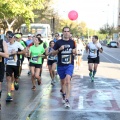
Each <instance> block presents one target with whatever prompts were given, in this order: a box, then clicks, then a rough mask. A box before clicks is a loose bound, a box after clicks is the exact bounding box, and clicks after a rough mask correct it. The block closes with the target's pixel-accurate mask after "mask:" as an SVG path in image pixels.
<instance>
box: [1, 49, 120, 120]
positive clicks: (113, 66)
mask: <svg viewBox="0 0 120 120" xmlns="http://www.w3.org/2000/svg"><path fill="white" fill-rule="evenodd" d="M103 49H104V52H103V53H102V54H100V58H101V63H100V64H99V67H98V71H97V74H96V77H95V81H94V82H91V81H90V78H89V77H88V74H89V71H88V68H87V54H86V53H85V54H84V56H83V62H82V65H81V68H80V70H77V69H75V71H74V75H73V78H72V81H71V85H72V87H71V97H70V104H71V108H70V109H65V108H64V105H63V104H62V102H61V94H60V92H59V90H60V82H59V79H58V78H57V80H56V83H55V86H51V85H50V77H49V74H48V70H47V68H46V67H45V64H44V68H43V69H44V71H43V75H42V85H41V86H40V87H39V86H38V87H37V90H36V91H35V92H33V91H31V87H32V86H31V81H30V77H29V76H27V74H26V73H27V64H26V63H24V68H23V72H22V76H21V80H20V89H19V91H14V92H13V93H12V94H13V98H14V100H13V102H12V103H9V104H6V102H5V98H6V80H4V83H3V86H4V87H3V94H2V100H1V101H2V111H1V120H26V119H30V120H120V100H119V98H120V94H119V92H120V48H107V47H103Z"/></svg>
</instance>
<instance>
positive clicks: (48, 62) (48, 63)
mask: <svg viewBox="0 0 120 120" xmlns="http://www.w3.org/2000/svg"><path fill="white" fill-rule="evenodd" d="M53 63H57V60H48V61H47V65H52V64H53Z"/></svg>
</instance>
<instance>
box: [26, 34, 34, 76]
mask: <svg viewBox="0 0 120 120" xmlns="http://www.w3.org/2000/svg"><path fill="white" fill-rule="evenodd" d="M26 44H27V48H26V57H27V59H28V62H29V60H30V57H29V56H28V54H29V48H30V46H32V45H33V38H32V34H28V40H27V41H26ZM27 74H28V75H30V74H31V72H30V68H29V71H28V73H27Z"/></svg>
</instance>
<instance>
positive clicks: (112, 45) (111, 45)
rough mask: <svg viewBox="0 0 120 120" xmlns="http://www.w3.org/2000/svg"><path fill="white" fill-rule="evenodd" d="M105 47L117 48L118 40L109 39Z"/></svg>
mask: <svg viewBox="0 0 120 120" xmlns="http://www.w3.org/2000/svg"><path fill="white" fill-rule="evenodd" d="M107 47H112V48H117V47H118V42H116V41H111V42H110V43H109V44H107Z"/></svg>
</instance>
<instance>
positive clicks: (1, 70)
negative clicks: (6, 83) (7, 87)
mask: <svg viewBox="0 0 120 120" xmlns="http://www.w3.org/2000/svg"><path fill="white" fill-rule="evenodd" d="M4 69H5V65H4V63H0V82H3V79H4V72H5V71H4Z"/></svg>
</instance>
